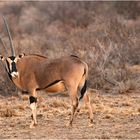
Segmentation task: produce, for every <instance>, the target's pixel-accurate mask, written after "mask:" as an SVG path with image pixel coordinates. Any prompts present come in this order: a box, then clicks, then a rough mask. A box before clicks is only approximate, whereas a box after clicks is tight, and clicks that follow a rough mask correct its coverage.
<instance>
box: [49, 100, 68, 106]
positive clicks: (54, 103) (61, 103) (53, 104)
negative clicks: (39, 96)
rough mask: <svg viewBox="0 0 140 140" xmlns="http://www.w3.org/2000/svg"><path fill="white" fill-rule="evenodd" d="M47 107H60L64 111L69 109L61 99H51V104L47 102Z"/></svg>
mask: <svg viewBox="0 0 140 140" xmlns="http://www.w3.org/2000/svg"><path fill="white" fill-rule="evenodd" d="M49 106H50V107H53V108H60V107H61V108H65V109H68V108H69V104H68V103H66V102H65V101H64V100H62V98H61V99H60V98H55V99H52V100H51V102H49Z"/></svg>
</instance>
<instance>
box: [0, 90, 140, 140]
mask: <svg viewBox="0 0 140 140" xmlns="http://www.w3.org/2000/svg"><path fill="white" fill-rule="evenodd" d="M59 95H61V94H59ZM59 95H57V96H48V95H46V93H43V92H40V93H39V99H40V101H39V104H38V117H37V119H38V126H37V127H36V128H35V129H30V128H29V123H30V121H31V117H30V115H31V114H30V113H31V112H30V109H29V106H28V100H27V99H28V97H27V95H22V96H21V98H18V97H15V96H13V97H8V98H4V97H1V99H0V124H1V125H0V133H1V135H0V138H1V139H8V138H13V139H15V138H16V139H19V138H22V139H25V138H28V139H30V138H35V139H36V138H37V139H41V138H51V139H81V138H82V139H93V138H96V139H110V138H115V139H116V138H117V139H139V138H140V125H139V123H140V106H139V104H140V93H128V94H125V95H119V94H117V95H114V94H105V93H104V94H99V93H91V102H92V108H93V114H94V126H93V127H89V126H88V112H87V109H86V108H85V107H84V105H83V106H82V108H81V111H80V112H79V114H78V115H77V117H76V119H75V121H74V124H73V127H71V128H69V127H66V123H67V122H68V119H69V114H70V111H69V109H70V104H69V100H68V99H69V98H68V97H67V96H66V95H65V96H64V97H60V96H59Z"/></svg>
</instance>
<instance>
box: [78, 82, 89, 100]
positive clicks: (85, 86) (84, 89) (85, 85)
mask: <svg viewBox="0 0 140 140" xmlns="http://www.w3.org/2000/svg"><path fill="white" fill-rule="evenodd" d="M86 90H87V80H86V81H85V84H84V86H83V87H82V89H81V96H80V98H79V100H81V99H82V98H83V96H84V94H85V92H86Z"/></svg>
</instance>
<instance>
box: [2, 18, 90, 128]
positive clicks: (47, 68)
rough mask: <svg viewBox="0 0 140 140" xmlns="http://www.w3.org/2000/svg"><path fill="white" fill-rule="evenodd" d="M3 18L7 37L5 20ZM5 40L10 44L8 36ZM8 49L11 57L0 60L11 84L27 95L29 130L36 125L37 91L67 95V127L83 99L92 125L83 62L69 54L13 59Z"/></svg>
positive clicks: (17, 57)
mask: <svg viewBox="0 0 140 140" xmlns="http://www.w3.org/2000/svg"><path fill="white" fill-rule="evenodd" d="M3 19H4V22H5V26H6V29H7V32H8V34H9V36H10V33H9V28H8V25H7V23H6V20H5V18H3ZM9 39H10V41H12V40H11V37H9ZM11 44H12V43H11ZM11 50H12V55H11V56H10V57H8V56H6V57H5V59H4V57H3V56H1V60H3V62H4V64H5V67H6V71H7V73H8V74H9V76H10V78H11V80H12V81H13V82H14V84H15V85H16V86H17V87H18V88H20V89H21V90H24V91H27V92H28V93H29V100H30V108H31V110H32V122H31V125H30V127H31V128H32V127H34V126H35V125H36V124H37V120H36V116H37V111H36V107H37V90H43V89H45V91H48V92H62V91H67V92H68V94H69V96H70V99H71V105H72V112H71V117H70V121H69V125H72V122H73V119H74V115H75V112H76V111H77V108H78V103H79V100H81V99H82V98H84V100H85V101H86V105H87V107H88V109H89V117H90V124H92V123H93V113H92V108H91V104H90V99H89V95H88V94H87V92H86V90H87V77H88V66H87V64H86V63H85V62H84V61H82V60H81V59H80V58H79V57H77V56H73V55H71V56H64V57H61V58H57V59H48V58H47V57H44V56H40V55H35V54H32V55H27V56H26V55H25V56H24V55H18V56H15V51H14V48H13V46H12V45H11ZM4 60H5V61H4Z"/></svg>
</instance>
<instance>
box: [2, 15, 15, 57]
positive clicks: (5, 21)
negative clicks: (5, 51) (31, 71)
mask: <svg viewBox="0 0 140 140" xmlns="http://www.w3.org/2000/svg"><path fill="white" fill-rule="evenodd" d="M2 17H3V20H4V24H5V27H6V31H7V33H8V37H9V41H10V48H11V52H12V56H15V51H14V47H13V41H12V37H11V34H10V30H9V27H8V24H7V20H6V18H5V17H4V16H2Z"/></svg>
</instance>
